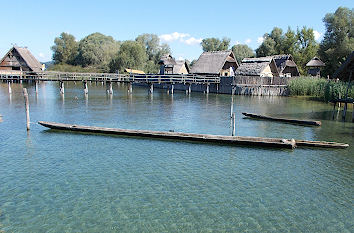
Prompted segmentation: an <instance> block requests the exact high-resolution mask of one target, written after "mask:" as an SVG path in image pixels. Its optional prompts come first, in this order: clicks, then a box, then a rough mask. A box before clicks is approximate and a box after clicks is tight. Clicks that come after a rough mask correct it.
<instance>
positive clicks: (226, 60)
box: [191, 50, 238, 76]
mask: <svg viewBox="0 0 354 233" xmlns="http://www.w3.org/2000/svg"><path fill="white" fill-rule="evenodd" d="M237 68H238V63H237V61H236V59H235V55H234V53H233V52H232V51H229V50H227V51H212V52H204V53H202V55H200V57H199V58H198V60H197V61H196V62H195V63H194V65H193V66H192V69H191V73H193V74H201V75H212V76H234V72H235V70H236V69H237Z"/></svg>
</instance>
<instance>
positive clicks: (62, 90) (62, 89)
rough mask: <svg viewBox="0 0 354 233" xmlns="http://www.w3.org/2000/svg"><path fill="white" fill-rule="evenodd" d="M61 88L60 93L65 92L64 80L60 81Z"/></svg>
mask: <svg viewBox="0 0 354 233" xmlns="http://www.w3.org/2000/svg"><path fill="white" fill-rule="evenodd" d="M59 89H60V93H61V94H64V82H63V81H59Z"/></svg>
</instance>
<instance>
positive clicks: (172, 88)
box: [171, 84, 175, 95]
mask: <svg viewBox="0 0 354 233" xmlns="http://www.w3.org/2000/svg"><path fill="white" fill-rule="evenodd" d="M174 89H175V85H174V84H172V85H171V94H172V95H173V90H174Z"/></svg>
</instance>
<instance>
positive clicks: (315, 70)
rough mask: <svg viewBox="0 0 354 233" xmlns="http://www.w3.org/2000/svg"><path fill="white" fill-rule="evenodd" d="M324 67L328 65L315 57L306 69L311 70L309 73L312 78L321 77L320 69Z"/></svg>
mask: <svg viewBox="0 0 354 233" xmlns="http://www.w3.org/2000/svg"><path fill="white" fill-rule="evenodd" d="M324 66H326V64H325V63H324V62H323V61H321V60H320V59H319V58H318V57H314V58H312V59H311V60H310V61H309V62H308V63H307V64H306V67H308V68H309V69H308V70H307V73H308V74H309V75H311V76H318V77H320V76H321V74H320V68H321V67H324Z"/></svg>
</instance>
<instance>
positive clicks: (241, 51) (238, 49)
mask: <svg viewBox="0 0 354 233" xmlns="http://www.w3.org/2000/svg"><path fill="white" fill-rule="evenodd" d="M232 52H233V53H234V55H235V58H236V60H237V62H238V63H240V62H241V61H242V59H244V58H245V57H254V56H255V54H254V52H253V50H252V49H251V48H250V47H248V45H245V44H237V45H234V46H232Z"/></svg>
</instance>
